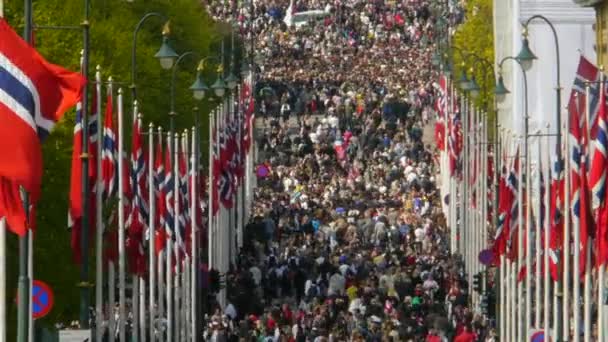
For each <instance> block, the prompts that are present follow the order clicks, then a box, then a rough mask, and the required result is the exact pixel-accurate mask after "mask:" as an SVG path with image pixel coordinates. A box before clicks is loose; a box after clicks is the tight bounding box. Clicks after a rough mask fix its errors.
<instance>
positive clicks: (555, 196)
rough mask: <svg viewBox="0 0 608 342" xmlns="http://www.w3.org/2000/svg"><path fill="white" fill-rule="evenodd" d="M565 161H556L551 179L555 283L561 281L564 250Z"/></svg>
mask: <svg viewBox="0 0 608 342" xmlns="http://www.w3.org/2000/svg"><path fill="white" fill-rule="evenodd" d="M563 173H564V169H563V159H562V160H556V161H555V162H554V166H553V172H552V179H551V189H550V191H551V193H550V199H551V201H550V203H549V205H550V207H549V213H550V215H551V217H550V220H551V231H550V234H549V271H550V272H551V278H552V279H553V280H554V281H557V280H559V276H560V270H559V265H560V263H559V260H560V258H561V250H562V248H563V244H564V242H563V235H564V233H563V214H562V213H563V207H564V201H563V200H564V176H563Z"/></svg>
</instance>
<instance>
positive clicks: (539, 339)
mask: <svg viewBox="0 0 608 342" xmlns="http://www.w3.org/2000/svg"><path fill="white" fill-rule="evenodd" d="M530 341H532V342H549V341H551V338H550V337H549V338H548V339H545V332H544V331H537V332H535V333H534V334H533V335H532V338H531V339H530Z"/></svg>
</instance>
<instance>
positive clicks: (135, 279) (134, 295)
mask: <svg viewBox="0 0 608 342" xmlns="http://www.w3.org/2000/svg"><path fill="white" fill-rule="evenodd" d="M136 122H137V123H139V127H140V129H141V120H140V114H139V104H138V102H137V100H135V101H133V125H135V123H136ZM133 127H135V126H133ZM142 153H145V152H143V151H142ZM131 163H133V160H132V161H131ZM131 167H132V168H133V165H131ZM133 196H135V194H133ZM131 205H133V200H132V201H131ZM131 215H132V211H131ZM131 219H132V220H136V219H137V218H136V217H132V218H131ZM129 228H130V227H129ZM129 228H127V229H129ZM139 278H140V277H139V275H137V274H136V273H134V274H133V275H132V279H131V282H132V292H131V314H132V315H133V320H132V324H133V326H132V329H131V334H132V338H133V339H134V340H135V341H139V322H140V320H139V316H140V315H139V302H140V300H139V299H140V296H139Z"/></svg>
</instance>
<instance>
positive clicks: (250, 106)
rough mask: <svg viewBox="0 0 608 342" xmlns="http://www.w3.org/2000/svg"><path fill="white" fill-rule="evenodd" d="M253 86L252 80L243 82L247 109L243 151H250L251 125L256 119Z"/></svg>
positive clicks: (243, 98) (242, 91) (243, 93)
mask: <svg viewBox="0 0 608 342" xmlns="http://www.w3.org/2000/svg"><path fill="white" fill-rule="evenodd" d="M251 86H252V85H251V81H250V80H247V81H246V82H243V86H242V88H241V103H242V106H243V108H244V111H245V120H243V134H242V139H243V142H242V147H243V151H245V152H249V148H250V147H251V141H252V137H251V127H253V120H254V107H255V103H254V97H253V91H252V89H251Z"/></svg>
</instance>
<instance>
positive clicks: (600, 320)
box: [595, 67, 606, 342]
mask: <svg viewBox="0 0 608 342" xmlns="http://www.w3.org/2000/svg"><path fill="white" fill-rule="evenodd" d="M600 70H601V71H602V72H600V77H601V82H600V99H602V98H603V94H604V92H605V91H606V89H605V88H604V82H605V80H604V73H603V71H604V68H603V67H600ZM604 99H605V97H604ZM600 102H601V100H600ZM600 106H605V104H604V103H600ZM604 108H605V107H604ZM604 187H605V185H604ZM604 191H605V190H604ZM604 205H606V204H605V203H604ZM598 221H599V217H598ZM595 238H596V239H600V238H601V237H599V236H596V237H595ZM602 259H603V258H600V260H601V262H599V263H598V266H597V339H598V341H602V342H603V341H604V302H605V296H604V283H605V280H604V273H605V264H604V262H605V260H602Z"/></svg>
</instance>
